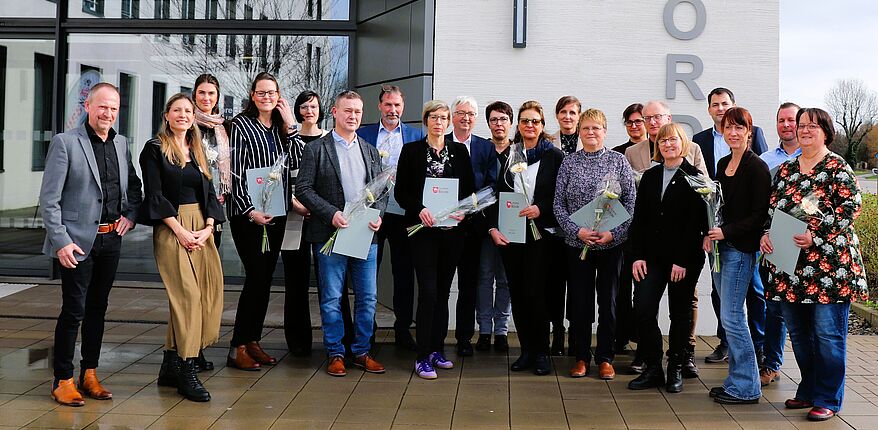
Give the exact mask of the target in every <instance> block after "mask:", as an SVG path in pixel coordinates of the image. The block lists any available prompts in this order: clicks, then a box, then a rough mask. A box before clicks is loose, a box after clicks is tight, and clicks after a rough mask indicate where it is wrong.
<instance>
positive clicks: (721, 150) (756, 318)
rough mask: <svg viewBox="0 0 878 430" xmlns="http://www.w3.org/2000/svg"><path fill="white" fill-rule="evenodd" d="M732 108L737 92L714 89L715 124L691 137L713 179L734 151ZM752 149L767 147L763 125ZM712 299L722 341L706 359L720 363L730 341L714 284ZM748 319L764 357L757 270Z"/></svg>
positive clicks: (762, 305)
mask: <svg viewBox="0 0 878 430" xmlns="http://www.w3.org/2000/svg"><path fill="white" fill-rule="evenodd" d="M733 107H735V95H734V94H732V91H731V90H729V89H728V88H723V87H718V88H714V89H713V90H712V91H711V92H710V94H708V95H707V113H709V114H710V117H711V119H713V127H710V128H708V129H706V130H703V131H701V132H700V133H697V134H696V135H695V136H692V141H693V142H695V143H696V144H698V146H700V147H701V153H702V154H703V155H704V164H706V165H707V174H708V176H710V178H711V179H714V178H715V177H716V166H717V163H718V162H719V158H722V157H724V156H725V155H726V154H730V153H731V150H730V149H729V147H728V145H726V141H725V139H723V134H722V132H721V131H719V130H720V127H721V125H722V120H723V115H725V113H726V111H727V110H729V109H731V108H733ZM750 149H751V150H753V152H755V153H756V154H757V155H759V154H762V153H763V152H765V151H767V150H768V144H766V143H765V134H764V133H763V132H762V129H761V128H759V127H756V126H755V125H754V126H753V137H752V139H751V141H750ZM710 298H711V302H713V311H714V313H715V314H716V320H717V322H716V335H717V337H719V341H720V343H719V345H717V347H716V348H715V349H714V351H713V352H712V353H711V354H709V355H708V356H707V357H705V359H704V361H706V362H708V363H718V362H721V361H725V360H727V359H728V343H727V342H726V331H725V330H724V329H723V324H722V321H720V318H719V313H720V300H719V292H717V290H716V285H713V291H711V293H710ZM747 320H748V322H749V324H750V335H751V337H752V338H753V345H754V346H755V347H756V355H757V357H758V358H760V359H761V357H762V345H763V344H764V340H765V291H764V289H763V285H762V280H761V279H760V278H759V271H758V269H757V270H756V272H755V273H754V275H753V279H752V280H751V282H750V289H749V290H748V292H747ZM760 363H761V362H760Z"/></svg>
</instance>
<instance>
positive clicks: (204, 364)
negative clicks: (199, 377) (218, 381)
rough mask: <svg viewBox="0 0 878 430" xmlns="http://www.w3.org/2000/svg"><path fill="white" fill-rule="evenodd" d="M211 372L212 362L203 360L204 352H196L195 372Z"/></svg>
mask: <svg viewBox="0 0 878 430" xmlns="http://www.w3.org/2000/svg"><path fill="white" fill-rule="evenodd" d="M211 370H213V362H212V361H207V359H206V358H204V351H198V357H196V358H195V372H196V373H201V372H209V371H211Z"/></svg>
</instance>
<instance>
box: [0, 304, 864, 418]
mask: <svg viewBox="0 0 878 430" xmlns="http://www.w3.org/2000/svg"><path fill="white" fill-rule="evenodd" d="M117 293H119V291H116V292H114V294H117ZM155 294H156V293H155V292H154V291H148V290H138V289H134V288H131V289H129V291H127V292H123V293H122V296H124V297H125V300H113V301H112V303H111V307H110V310H109V315H111V316H115V317H117V318H118V320H119V321H123V320H124V321H132V320H138V321H139V322H113V323H108V324H107V327H106V335H105V337H104V341H105V342H104V348H103V353H102V354H103V355H102V358H101V367H100V369H99V375H100V376H101V378H102V379H103V381H104V383H105V385H106V386H107V387H108V388H109V389H110V390H112V391H113V393H114V398H113V400H109V401H97V400H88V401H87V404H86V406H84V407H82V408H69V407H61V406H58V405H57V404H55V403H54V402H53V401H52V400H51V399H50V397H49V384H50V380H51V377H52V372H51V369H50V367H51V359H52V336H53V329H54V324H55V323H54V320H53V319H52V318H53V317H54V315H56V314H57V311H58V306H59V303H58V302H59V297H58V295H57V293H54V294H51V293H50V292H47V291H46V290H41V289H40V288H30V289H27V290H19V291H16V290H9V292H8V295H5V296H4V295H2V294H0V315H8V313H9V312H11V311H13V310H17V311H20V312H19V314H20V315H21V317H18V318H3V317H0V429H5V428H89V429H110V428H114V429H115V428H119V429H122V428H126V429H127V428H130V429H138V428H150V429H207V428H211V429H223V428H243V429H246V430H259V429H269V428H272V429H329V428H332V429H345V428H355V429H373V428H375V429H420V430H427V429H451V428H453V429H509V428H513V429H519V428H521V429H568V428H571V429H579V428H596V429H625V428H631V429H641V428H644V429H645V428H650V429H655V428H669V429H679V428H687V429H725V428H734V429H741V428H743V429H772V430H781V429H797V428H806V427H808V428H821V429H836V428H846V429H847V428H859V429H870V428H878V375H876V362H878V337H872V336H850V337H849V341H848V378H847V381H848V384H847V389H846V394H845V405H844V410H843V411H842V413H841V414H840V416H839V417H838V418H834V419H832V420H831V421H829V422H826V423H811V422H808V421H806V420H805V414H806V412H807V411H790V410H785V409H784V407H783V401H784V400H785V399H787V398H789V397H792V395H793V394H794V393H795V389H796V381H797V380H798V379H799V376H798V369H797V368H796V365H795V361H794V358H793V357H792V354H791V353H789V350H788V353H787V362H786V364H785V365H784V367H783V369H782V373H783V377H782V378H781V380H780V381H779V382H777V383H774V384H772V385H771V386H769V387H766V388H765V389H764V391H763V398H762V399H761V401H760V403H759V404H758V405H749V406H722V405H719V404H716V403H714V402H712V401H711V399H710V398H709V397H708V395H707V390H708V388H709V387H713V386H716V385H719V384H721V382H722V380H723V378H724V377H725V375H726V369H725V366H724V365H722V364H717V365H707V364H700V367H701V377H700V378H699V379H694V380H686V381H685V386H684V391H683V393H680V394H667V393H665V392H664V391H662V390H647V391H642V392H634V391H630V390H628V389H627V388H625V385H626V384H627V382H628V381H629V380H631V379H632V378H633V376H629V375H625V374H624V373H625V369H626V368H627V365H628V363H630V360H631V357H630V356H620V357H617V359H616V365H617V370H618V373H619V376H617V377H616V380H614V381H609V382H607V381H601V380H599V379H597V378H596V377H595V375H594V373H595V372H594V370H592V374H591V375H589V376H588V377H586V378H581V379H571V378H569V377H568V376H566V374H567V370H568V368H569V367H570V366H571V365H572V359H571V358H568V357H556V358H554V359H553V361H554V367H555V371H554V372H553V373H552V374H551V375H549V376H535V375H532V374H529V373H511V372H510V371H509V370H508V366H509V364H510V363H511V361H513V360H514V359H515V358H516V356H517V354H518V348H517V339H516V338H515V337H514V336H512V337H511V343H512V346H513V349H512V350H511V351H510V352H509V353H508V354H503V353H497V352H490V353H477V354H476V356H474V357H467V358H459V357H456V356H455V355H454V354H453V353H451V354H449V358H451V359H452V360H454V362H455V364H456V366H455V368H454V369H453V370H448V371H441V370H440V371H439V372H440V377H439V379H438V380H436V381H424V380H421V379H419V378H417V377H416V376H414V375H413V374H412V366H413V360H414V355H413V353H412V352H409V351H404V350H401V349H399V348H397V347H395V346H393V344H392V334H391V332H390V331H388V330H382V331H381V332H380V333H379V335H378V345H377V346H376V351H375V352H376V357H377V358H378V360H380V361H382V362H383V363H384V364H385V365H386V366H387V369H388V371H387V373H386V374H383V375H372V374H366V373H363V372H362V371H360V370H356V369H354V370H349V373H348V376H346V377H344V378H333V377H330V376H328V375H327V374H326V373H325V372H324V368H325V367H324V366H325V362H324V361H325V359H324V356H323V353H322V345H320V344H319V342H318V343H316V344H315V345H314V347H315V351H314V354H313V355H312V356H311V357H309V358H295V357H292V356H289V355H286V347H285V344H284V338H283V332H282V330H281V329H266V331H265V337H264V339H263V345H264V346H265V347H266V348H267V349H268V350H269V352H271V353H273V354H275V355H276V356H278V357H279V358H281V361H280V363H279V364H278V365H277V366H274V367H270V368H266V369H264V370H262V371H260V372H242V371H239V370H235V369H228V368H226V367H225V366H224V364H225V360H224V356H225V354H226V348H225V347H224V345H226V344H227V342H228V340H229V338H230V333H229V331H230V327H229V326H223V328H222V333H223V337H222V338H221V340H220V342H219V343H218V344H217V346H216V347H212V348H209V349H208V350H207V356H208V358H209V359H212V360H213V361H214V363H215V364H216V369H215V370H214V371H212V372H207V373H203V374H201V376H202V379H203V380H204V382H205V385H206V387H207V388H208V389H209V390H210V392H211V394H212V396H213V400H212V401H210V402H208V403H193V402H189V401H186V400H182V399H181V397H180V396H179V395H178V394H177V393H176V391H175V390H174V389H171V388H165V387H158V386H157V385H156V384H155V380H156V377H157V373H158V369H159V365H160V363H161V359H162V343H163V342H164V339H165V330H166V326H165V325H164V324H161V323H159V322H160V321H161V320H159V319H157V317H159V316H163V315H164V314H162V313H161V312H158V311H157V310H156V309H155V306H154V305H155V303H152V302H151V301H152V300H156V298H155V297H153V295H155ZM138 296H141V298H142V299H143V300H144V302H145V303H147V304H146V305H144V306H143V308H138V304H137V297H138ZM227 297H228V294H227ZM231 303H234V302H231ZM272 312H277V309H275V310H274V311H272ZM275 318H276V315H275ZM314 336H315V339H317V340H319V339H320V332H319V331H315V332H314ZM452 341H453V335H452V334H450V335H449V338H448V341H447V344H448V352H452V351H453V348H452V346H451V345H452ZM715 344H716V339H715V338H713V337H706V336H702V337H700V338H699V343H698V347H697V357H698V359H699V362H702V359H703V357H704V356H705V355H707V354H708V353H710V351H711V350H712V346H713V345H715ZM77 360H78V357H77Z"/></svg>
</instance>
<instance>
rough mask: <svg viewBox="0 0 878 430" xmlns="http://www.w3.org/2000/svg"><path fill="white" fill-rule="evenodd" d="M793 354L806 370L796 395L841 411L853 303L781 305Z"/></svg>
mask: <svg viewBox="0 0 878 430" xmlns="http://www.w3.org/2000/svg"><path fill="white" fill-rule="evenodd" d="M781 309H783V316H784V320H785V321H786V323H787V329H788V330H789V331H790V340H792V343H793V354H795V356H796V362H797V363H798V364H799V370H800V371H801V373H802V382H801V383H799V389H798V390H797V391H796V398H797V399H799V400H804V401H807V402H812V403H814V406H819V407H822V408H826V409H830V410H832V411H834V412H838V411H839V410H841V403H842V400H843V399H844V375H845V359H846V357H845V355H846V354H845V351H846V350H847V346H846V340H847V335H848V315H849V313H850V310H851V304H850V303H833V304H827V305H821V304H810V303H787V302H784V303H783V304H782V305H781Z"/></svg>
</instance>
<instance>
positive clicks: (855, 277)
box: [760, 108, 869, 421]
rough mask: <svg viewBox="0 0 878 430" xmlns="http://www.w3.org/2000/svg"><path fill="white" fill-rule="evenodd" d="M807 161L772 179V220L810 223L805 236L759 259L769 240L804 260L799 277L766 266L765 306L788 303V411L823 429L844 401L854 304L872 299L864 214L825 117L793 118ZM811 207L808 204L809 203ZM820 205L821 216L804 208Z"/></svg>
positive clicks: (805, 113) (813, 113) (812, 111)
mask: <svg viewBox="0 0 878 430" xmlns="http://www.w3.org/2000/svg"><path fill="white" fill-rule="evenodd" d="M796 123H797V124H798V126H797V127H798V130H797V136H798V139H799V143H800V144H801V146H802V155H801V156H799V157H798V158H795V159H793V160H790V161H787V162H785V163H784V164H782V165H781V166H780V168H779V170H778V173H777V176H776V177H775V180H774V181H775V183H774V187H773V189H772V194H771V199H770V209H769V212H770V213H772V214H773V212H774V211H777V210H780V211H784V212H788V213H792V214H801V215H799V217H800V218H807V219H806V221H807V222H808V230H807V231H806V232H805V233H804V234H800V235H796V236H793V237H792V238H777V237H774V238H769V236H768V234H765V235H764V236H763V237H762V240H761V244H760V245H761V249H762V252H764V253H766V254H768V253H771V252H772V251H773V247H772V240H773V241H781V240H790V239H791V240H793V241H794V242H795V243H796V246H798V247H799V248H801V249H802V250H803V251H804V252H802V253H801V254H800V255H799V261H798V264H797V265H796V269H795V273H793V274H788V273H784V272H781V271H780V270H778V268H777V267H775V266H774V265H773V264H771V263H768V262H766V265H767V268H768V279H767V280H768V285H766V288H765V295H766V298H767V299H768V300H775V301H781V302H783V307H782V309H783V316H784V319H785V320H786V323H787V328H788V329H789V332H790V338H791V340H792V343H793V353H794V354H795V356H796V361H797V362H798V364H799V370H800V371H801V373H802V382H801V383H800V384H799V389H798V390H797V391H796V396H795V398H792V399H789V400H787V401H786V403H785V405H786V407H787V408H790V409H804V408H811V411H810V412H809V413H808V419H809V420H812V421H823V420H827V419H829V418H832V417H833V416H835V414H836V413H837V412H838V411H839V410H840V409H841V403H842V398H843V395H844V377H845V350H846V343H845V340H846V338H847V329H848V314H849V312H850V306H851V302H852V301H856V300H865V299H867V298H868V294H869V293H868V289H867V288H866V279H865V276H866V274H865V272H864V270H863V261H862V258H861V257H860V243H859V239H857V235H856V233H854V230H853V227H852V225H853V223H854V219H856V218H857V216H858V215H859V214H860V206H861V203H862V201H861V197H860V188H859V185H858V184H857V180H856V177H855V176H854V173H853V171H852V170H851V168H850V166H848V164H847V163H846V162H845V161H844V159H843V158H841V157H839V156H838V155H836V154H834V153H832V152H830V151H829V149H828V148H827V147H828V146H829V144H830V143H832V138H833V136H834V135H835V129H834V127H833V126H832V118H831V117H830V116H829V114H828V113H826V112H825V111H823V110H821V109H816V108H808V109H802V110H800V111H799V113H798V115H796ZM812 198H813V199H814V200H811V199H812ZM803 199H804V200H807V201H815V202H816V206H817V208H818V209H819V212H817V211H814V210H812V209H809V208H807V207H805V206H808V204H807V203H805V204H804V205H803V204H802V201H803Z"/></svg>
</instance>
